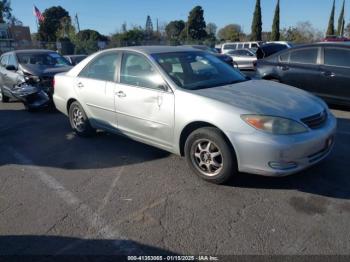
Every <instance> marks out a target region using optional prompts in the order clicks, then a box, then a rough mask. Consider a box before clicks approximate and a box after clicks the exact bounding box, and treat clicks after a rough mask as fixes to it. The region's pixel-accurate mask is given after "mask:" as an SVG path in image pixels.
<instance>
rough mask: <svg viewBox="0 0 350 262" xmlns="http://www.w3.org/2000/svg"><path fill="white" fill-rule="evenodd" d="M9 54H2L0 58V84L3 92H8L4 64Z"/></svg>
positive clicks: (6, 62)
mask: <svg viewBox="0 0 350 262" xmlns="http://www.w3.org/2000/svg"><path fill="white" fill-rule="evenodd" d="M8 59H9V55H3V56H2V57H1V60H0V65H1V67H0V85H1V88H2V90H3V92H4V93H5V94H7V95H8V94H9V88H8V83H7V82H8V79H7V70H6V66H7V64H8Z"/></svg>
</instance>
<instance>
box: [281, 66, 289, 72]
mask: <svg viewBox="0 0 350 262" xmlns="http://www.w3.org/2000/svg"><path fill="white" fill-rule="evenodd" d="M279 68H280V69H281V70H282V71H287V70H289V67H288V66H279Z"/></svg>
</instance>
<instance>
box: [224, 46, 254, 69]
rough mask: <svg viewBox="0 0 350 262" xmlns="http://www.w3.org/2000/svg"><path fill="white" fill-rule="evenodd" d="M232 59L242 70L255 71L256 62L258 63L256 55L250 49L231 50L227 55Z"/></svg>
mask: <svg viewBox="0 0 350 262" xmlns="http://www.w3.org/2000/svg"><path fill="white" fill-rule="evenodd" d="M226 55H229V56H230V57H232V59H233V61H234V62H236V63H237V65H238V68H239V69H240V70H252V69H254V62H256V54H255V53H254V51H252V50H250V49H238V50H231V51H229V52H227V53H226Z"/></svg>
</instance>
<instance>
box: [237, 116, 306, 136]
mask: <svg viewBox="0 0 350 262" xmlns="http://www.w3.org/2000/svg"><path fill="white" fill-rule="evenodd" d="M241 118H242V119H243V120H244V121H245V122H246V123H247V124H249V125H251V126H252V127H254V128H256V129H258V130H262V131H265V132H268V133H271V134H275V135H293V134H300V133H305V132H308V129H307V128H306V127H305V126H304V125H302V124H301V123H298V122H297V121H294V120H291V119H287V118H283V117H274V116H263V115H242V116H241Z"/></svg>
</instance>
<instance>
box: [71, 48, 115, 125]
mask: <svg viewBox="0 0 350 262" xmlns="http://www.w3.org/2000/svg"><path fill="white" fill-rule="evenodd" d="M118 57H119V54H118V53H117V52H110V53H104V54H102V55H100V56H97V57H96V58H95V59H94V60H92V61H91V62H90V63H89V64H88V65H87V66H86V67H85V68H84V69H83V70H82V71H81V73H80V74H79V76H78V78H77V79H76V80H75V83H74V84H75V89H76V91H77V93H78V94H79V97H80V100H81V101H79V102H81V103H82V104H83V107H84V109H85V110H86V111H87V113H88V115H89V118H90V121H92V122H93V123H96V124H97V125H101V126H102V127H110V126H114V125H115V107H114V88H115V80H116V72H117V70H116V68H117V63H118Z"/></svg>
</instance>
